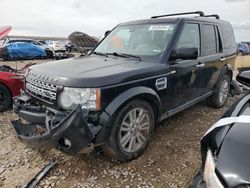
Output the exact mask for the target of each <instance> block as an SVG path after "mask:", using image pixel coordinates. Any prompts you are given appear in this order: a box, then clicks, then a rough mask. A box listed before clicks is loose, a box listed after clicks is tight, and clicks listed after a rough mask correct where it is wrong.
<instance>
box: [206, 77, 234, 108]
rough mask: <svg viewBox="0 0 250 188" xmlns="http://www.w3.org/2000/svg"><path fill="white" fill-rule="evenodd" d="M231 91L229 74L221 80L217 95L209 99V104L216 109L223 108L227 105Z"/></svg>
mask: <svg viewBox="0 0 250 188" xmlns="http://www.w3.org/2000/svg"><path fill="white" fill-rule="evenodd" d="M229 90H230V77H229V75H228V74H225V75H224V76H223V78H222V79H221V80H220V82H219V84H218V86H217V89H216V91H215V93H214V94H213V95H212V96H211V97H209V98H208V99H207V104H208V105H210V106H212V107H215V108H222V107H223V106H224V105H225V104H226V101H227V98H228V96H229Z"/></svg>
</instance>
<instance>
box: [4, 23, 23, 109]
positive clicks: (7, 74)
mask: <svg viewBox="0 0 250 188" xmlns="http://www.w3.org/2000/svg"><path fill="white" fill-rule="evenodd" d="M10 30H11V27H0V40H1V39H2V38H3V37H5V36H6V35H7V34H8V33H9V32H10ZM26 68H27V67H25V68H24V69H22V70H21V71H18V70H15V69H12V68H10V67H8V66H5V65H3V66H0V112H2V111H4V110H7V109H8V108H9V107H10V106H11V103H12V97H14V96H17V95H19V94H20V90H21V89H22V88H23V80H22V78H23V76H22V75H20V73H21V72H24V71H25V69H26Z"/></svg>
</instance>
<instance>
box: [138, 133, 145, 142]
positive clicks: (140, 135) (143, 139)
mask: <svg viewBox="0 0 250 188" xmlns="http://www.w3.org/2000/svg"><path fill="white" fill-rule="evenodd" d="M139 137H140V139H141V140H142V142H143V143H144V142H145V140H146V138H145V137H144V136H143V135H142V133H139Z"/></svg>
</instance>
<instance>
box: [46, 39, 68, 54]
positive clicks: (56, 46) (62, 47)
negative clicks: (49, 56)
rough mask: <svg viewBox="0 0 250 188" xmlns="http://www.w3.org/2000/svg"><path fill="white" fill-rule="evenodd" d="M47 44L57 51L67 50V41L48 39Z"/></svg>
mask: <svg viewBox="0 0 250 188" xmlns="http://www.w3.org/2000/svg"><path fill="white" fill-rule="evenodd" d="M46 44H47V45H48V46H50V47H52V48H53V50H54V51H55V52H58V51H60V52H65V51H66V48H65V43H64V42H61V41H46Z"/></svg>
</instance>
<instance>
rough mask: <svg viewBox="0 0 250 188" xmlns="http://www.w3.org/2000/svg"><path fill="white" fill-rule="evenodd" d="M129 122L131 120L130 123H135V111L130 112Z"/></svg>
mask: <svg viewBox="0 0 250 188" xmlns="http://www.w3.org/2000/svg"><path fill="white" fill-rule="evenodd" d="M129 122H130V124H132V123H133V111H130V112H129Z"/></svg>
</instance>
